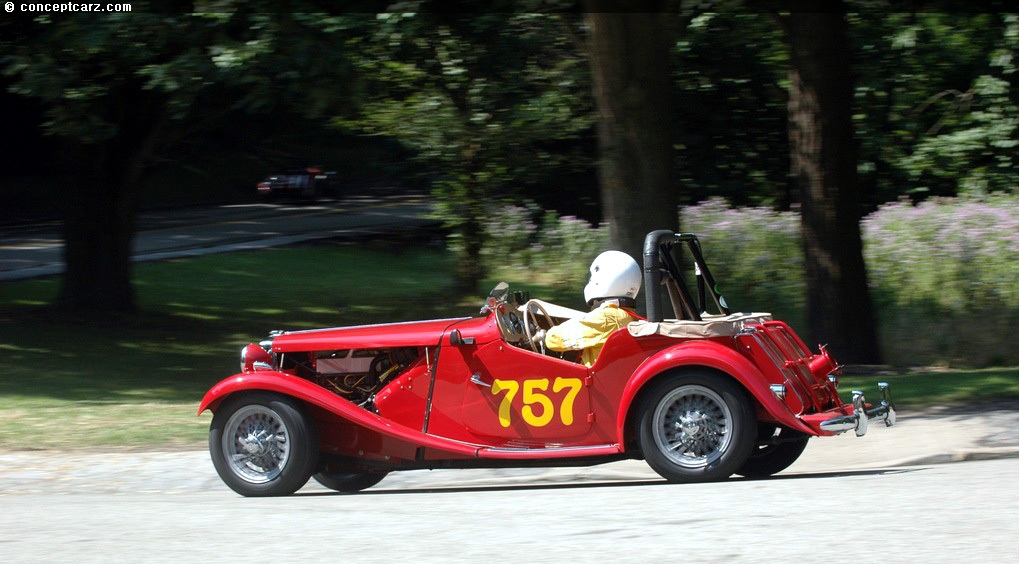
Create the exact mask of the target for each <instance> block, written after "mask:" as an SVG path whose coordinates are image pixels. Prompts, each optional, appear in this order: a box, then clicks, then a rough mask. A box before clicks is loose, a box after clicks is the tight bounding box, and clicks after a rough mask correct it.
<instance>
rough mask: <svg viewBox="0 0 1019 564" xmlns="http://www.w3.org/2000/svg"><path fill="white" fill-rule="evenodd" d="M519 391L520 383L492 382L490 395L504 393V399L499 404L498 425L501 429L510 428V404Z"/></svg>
mask: <svg viewBox="0 0 1019 564" xmlns="http://www.w3.org/2000/svg"><path fill="white" fill-rule="evenodd" d="M519 389H520V383H519V382H517V381H516V380H496V381H494V382H492V394H498V393H499V392H503V391H504V392H506V397H504V398H502V401H501V402H499V424H500V425H502V426H503V427H509V426H510V404H512V403H513V398H514V397H516V395H517V390H519Z"/></svg>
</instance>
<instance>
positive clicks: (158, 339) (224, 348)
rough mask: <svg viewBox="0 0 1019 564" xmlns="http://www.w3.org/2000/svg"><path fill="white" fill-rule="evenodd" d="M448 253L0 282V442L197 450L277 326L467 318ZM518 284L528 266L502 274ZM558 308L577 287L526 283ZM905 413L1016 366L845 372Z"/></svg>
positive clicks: (240, 257)
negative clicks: (71, 283) (61, 291)
mask: <svg viewBox="0 0 1019 564" xmlns="http://www.w3.org/2000/svg"><path fill="white" fill-rule="evenodd" d="M451 270H452V260H451V257H450V256H449V255H448V254H447V253H446V252H445V251H443V250H442V249H439V248H433V247H428V246H418V247H410V248H408V247H397V246H395V245H372V244H359V245H333V246H328V245H327V246H309V247H294V248H286V249H271V250H264V251H252V252H242V253H232V254H225V255H212V256H207V257H200V258H193V259H186V260H179V261H169V262H162V263H148V264H142V265H138V266H137V267H136V273H135V281H136V287H137V290H138V301H139V305H140V310H141V313H139V314H135V315H130V316H109V317H106V318H104V319H101V320H96V319H76V318H72V317H67V316H65V315H61V314H58V313H56V312H54V311H53V310H52V309H51V308H50V307H49V305H48V304H49V303H50V302H51V301H52V300H53V298H54V297H55V295H56V292H57V285H58V282H57V281H56V280H53V279H41V280H31V281H25V282H15V283H4V284H3V285H2V286H0V290H2V291H0V335H2V337H0V352H2V353H3V358H4V360H5V363H4V365H5V366H4V369H3V371H2V372H0V401H2V402H3V406H4V409H3V410H2V411H0V449H78V448H151V449H167V448H194V447H199V448H200V447H203V446H204V444H205V439H206V434H207V431H208V425H209V420H210V419H211V416H210V415H209V414H204V415H203V416H202V417H198V416H196V413H195V412H196V409H197V406H198V402H199V400H200V399H201V397H202V395H203V394H204V393H205V391H206V390H207V389H208V388H209V387H210V386H211V385H212V384H213V383H215V382H217V381H218V380H220V379H222V378H223V377H226V376H229V375H231V374H233V373H235V372H236V371H237V361H238V353H239V351H240V348H241V347H242V346H244V345H246V344H247V343H249V342H252V341H257V340H259V339H261V338H263V337H264V336H265V335H267V334H268V332H269V331H270V330H272V329H305V328H313V327H326V326H343V325H358V324H367V323H381V322H392V321H404V320H412V319H425V318H435V317H450V316H460V315H473V314H475V313H477V311H478V307H479V304H480V303H481V301H482V298H483V296H481V295H479V296H466V297H463V298H459V297H455V296H453V295H452V293H451V292H450V284H451V279H450V278H449V273H450V272H451ZM500 275H501V277H502V278H505V279H507V280H508V281H510V283H511V285H513V286H514V287H515V288H518V287H520V286H522V282H521V281H526V280H529V279H530V277H529V275H528V273H527V272H502V273H500ZM523 289H527V290H530V291H531V293H532V295H534V296H536V297H539V296H540V297H542V298H549V299H552V300H554V301H559V302H560V303H564V304H566V305H571V306H573V307H577V304H573V303H570V300H571V298H575V296H567V295H563V293H562V292H563V291H562V289H553V288H552V287H541V286H537V287H536V286H534V285H530V286H528V287H526V288H523ZM878 380H885V381H888V382H890V383H891V384H892V389H893V393H894V397H895V400H896V403H897V404H898V406H899V408H900V409H907V410H908V409H913V408H919V407H924V406H930V405H936V404H943V403H962V402H969V403H972V402H980V401H987V400H997V399H1003V398H1019V368H1006V369H988V370H974V371H951V372H941V373H908V374H901V375H898V374H897V375H867V376H858V377H852V376H847V377H845V378H843V385H842V389H843V390H844V391H846V392H847V393H848V391H849V390H851V389H853V388H856V387H859V388H862V389H864V390H865V391H866V392H867V393H868V395H869V397H871V398H872V399H873V398H876V397H877V395H876V386H875V382H877V381H878Z"/></svg>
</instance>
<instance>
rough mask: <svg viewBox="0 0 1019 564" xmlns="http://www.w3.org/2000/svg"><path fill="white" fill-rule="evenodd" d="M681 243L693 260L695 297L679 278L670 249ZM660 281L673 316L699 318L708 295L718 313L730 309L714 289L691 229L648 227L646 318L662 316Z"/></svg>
mask: <svg viewBox="0 0 1019 564" xmlns="http://www.w3.org/2000/svg"><path fill="white" fill-rule="evenodd" d="M676 245H683V247H681V248H686V250H687V251H688V252H689V253H690V257H691V258H692V259H693V263H694V273H695V276H696V284H697V301H696V303H695V302H694V297H693V295H692V294H691V293H690V291H689V290H688V289H687V287H686V283H685V282H684V281H683V276H682V272H681V271H680V267H679V263H678V262H677V260H676V258H675V256H674V255H673V253H672V250H673V247H675V246H676ZM662 285H664V286H665V288H666V290H667V291H668V295H669V298H670V300H671V302H672V311H673V313H674V314H675V316H676V319H690V320H694V321H701V319H702V318H701V316H702V315H703V314H705V313H707V307H708V299H707V298H708V297H709V296H710V297H711V300H712V302H713V303H714V305H715V306H716V307H717V308H718V311H719V313H721V314H724V315H728V314H729V313H730V311H729V307H728V305H727V304H726V303H725V298H724V297H723V296H722V294H721V293H720V292H719V291H718V288H717V286H716V285H715V279H714V277H713V276H711V271H710V270H708V265H707V263H705V262H704V254H703V253H702V252H701V243H700V241H699V240H698V239H697V236H696V235H694V234H692V233H673V232H672V231H669V230H658V231H652V232H650V233H648V234H647V237H645V238H644V297H645V301H646V303H647V318H648V321H653V322H658V321H662V320H664V318H665V316H664V314H663V312H662V309H663V303H662V299H661V292H660V291H659V288H660V287H661V286H662Z"/></svg>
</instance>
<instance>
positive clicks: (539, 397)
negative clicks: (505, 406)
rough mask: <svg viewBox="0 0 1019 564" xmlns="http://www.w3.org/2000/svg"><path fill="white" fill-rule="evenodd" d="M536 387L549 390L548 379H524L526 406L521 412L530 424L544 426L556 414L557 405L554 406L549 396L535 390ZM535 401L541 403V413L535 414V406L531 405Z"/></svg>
mask: <svg viewBox="0 0 1019 564" xmlns="http://www.w3.org/2000/svg"><path fill="white" fill-rule="evenodd" d="M535 388H537V389H539V390H541V391H545V390H548V379H547V378H542V379H540V380H524V408H523V409H522V410H521V411H520V414H521V415H523V416H524V421H525V422H526V423H527V424H528V425H531V426H532V427H544V426H545V425H548V422H549V421H551V420H552V416H553V415H555V407H553V405H552V400H550V399H548V396H546V395H545V394H542V393H539V392H535V391H534V389H535ZM535 403H536V404H539V405H541V415H535V414H534V408H533V407H531V406H532V405H533V404H535Z"/></svg>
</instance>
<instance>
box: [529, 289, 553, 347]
mask: <svg viewBox="0 0 1019 564" xmlns="http://www.w3.org/2000/svg"><path fill="white" fill-rule="evenodd" d="M539 314H540V315H541V317H539ZM552 327H555V321H553V320H552V316H551V315H549V314H548V312H547V311H545V308H544V307H542V305H541V304H540V303H539V302H537V301H535V300H528V302H527V303H526V304H524V335H525V336H526V337H527V342H528V343H530V346H531V350H533V351H535V352H541V354H549V352H548V350H546V349H545V340H544V339H541V341H540V342H539V343H538V346H540V347H541V351H538V349H536V348H535V343H534V335H535V334H536V333H537V332H538V330H540V329H551V328H552Z"/></svg>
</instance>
